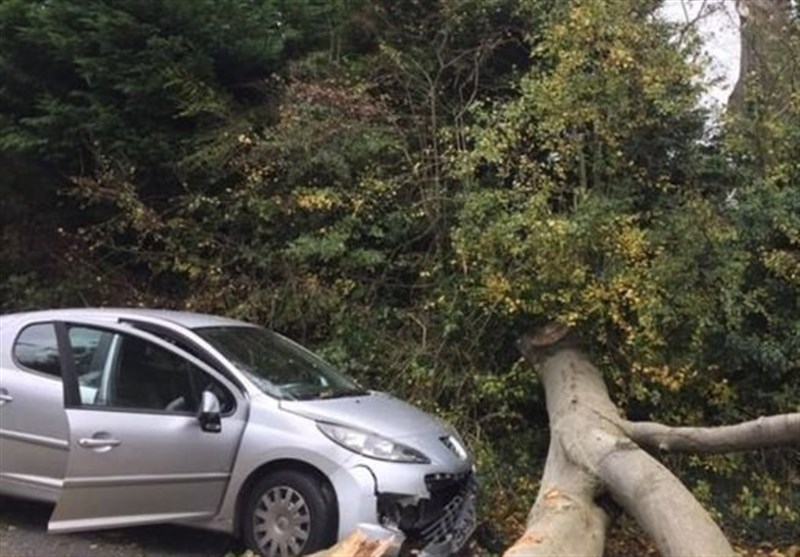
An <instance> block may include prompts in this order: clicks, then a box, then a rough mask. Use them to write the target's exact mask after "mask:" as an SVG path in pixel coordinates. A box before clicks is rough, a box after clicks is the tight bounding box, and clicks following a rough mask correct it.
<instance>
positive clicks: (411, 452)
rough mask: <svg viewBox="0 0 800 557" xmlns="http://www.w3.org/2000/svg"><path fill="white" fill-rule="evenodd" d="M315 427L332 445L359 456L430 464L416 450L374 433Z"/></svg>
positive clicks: (326, 425)
mask: <svg viewBox="0 0 800 557" xmlns="http://www.w3.org/2000/svg"><path fill="white" fill-rule="evenodd" d="M317 427H318V428H319V430H320V431H321V432H322V433H324V434H325V435H326V436H327V437H328V438H329V439H330V440H331V441H333V442H334V443H336V444H338V445H341V446H342V447H344V448H345V449H349V450H351V451H353V452H354V453H358V454H360V455H364V456H368V457H370V458H377V459H378V460H388V461H390V462H410V463H414V464H430V463H431V461H430V460H429V459H428V457H427V456H425V455H424V454H422V453H421V452H419V451H418V450H416V449H412V448H411V447H407V446H406V445H403V444H401V443H395V442H394V441H390V440H389V439H386V438H385V437H381V436H380V435H376V434H374V433H369V432H367V431H361V430H359V429H353V428H351V427H345V426H342V425H336V424H329V423H324V422H317Z"/></svg>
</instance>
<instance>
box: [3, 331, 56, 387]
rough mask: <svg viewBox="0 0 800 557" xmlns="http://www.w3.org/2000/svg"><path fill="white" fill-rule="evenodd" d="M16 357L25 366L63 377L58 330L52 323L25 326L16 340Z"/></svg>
mask: <svg viewBox="0 0 800 557" xmlns="http://www.w3.org/2000/svg"><path fill="white" fill-rule="evenodd" d="M14 358H15V359H16V361H17V363H18V364H19V365H20V366H22V367H23V368H27V369H29V370H33V371H38V372H40V373H44V374H46V375H50V376H53V377H59V378H60V377H61V364H60V362H59V359H58V342H57V340H56V330H55V327H54V326H53V324H52V323H37V324H35V325H29V326H27V327H25V328H24V329H23V330H22V332H21V333H20V334H19V336H17V340H16V341H15V342H14Z"/></svg>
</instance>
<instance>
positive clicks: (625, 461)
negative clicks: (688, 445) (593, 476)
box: [594, 432, 735, 557]
mask: <svg viewBox="0 0 800 557" xmlns="http://www.w3.org/2000/svg"><path fill="white" fill-rule="evenodd" d="M594 435H595V438H596V444H597V445H598V446H600V447H602V446H603V445H606V448H605V450H604V451H601V452H599V453H598V455H597V456H598V458H597V460H596V465H597V468H596V473H597V477H598V478H599V479H600V480H601V481H602V483H603V485H605V486H606V487H607V489H608V491H609V493H610V494H611V497H612V498H613V499H614V501H616V502H617V504H618V505H620V506H621V507H622V508H623V509H625V512H627V513H628V514H629V515H630V516H633V517H634V518H635V519H636V522H637V523H638V524H639V526H641V528H642V530H644V531H645V532H646V533H647V534H648V535H649V536H650V538H651V539H652V540H653V542H654V543H655V544H656V547H658V552H659V554H660V555H661V557H689V556H702V557H733V556H734V555H735V553H734V551H733V548H731V546H730V544H729V543H728V540H727V539H725V535H724V534H723V533H722V530H720V528H719V526H717V524H716V523H715V522H714V520H713V519H712V518H711V517H710V516H709V514H708V513H707V512H706V511H705V509H703V507H702V505H700V503H699V502H698V501H697V499H695V498H694V496H693V495H692V493H691V492H690V491H689V490H688V489H687V488H686V487H685V486H684V485H683V484H682V483H681V481H680V480H679V479H678V478H676V477H675V476H674V475H673V474H672V472H670V471H669V470H667V468H665V467H664V466H663V465H662V464H661V463H660V462H658V461H657V460H655V459H654V458H653V457H651V456H650V455H649V454H647V453H646V452H644V451H643V450H642V449H640V448H639V447H637V446H636V445H635V444H633V443H631V442H630V441H629V440H627V439H624V438H622V439H620V438H618V437H612V436H608V435H605V436H604V435H602V434H600V433H599V432H594ZM601 454H605V456H604V457H599V455H601Z"/></svg>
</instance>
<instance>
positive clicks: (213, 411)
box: [197, 391, 222, 433]
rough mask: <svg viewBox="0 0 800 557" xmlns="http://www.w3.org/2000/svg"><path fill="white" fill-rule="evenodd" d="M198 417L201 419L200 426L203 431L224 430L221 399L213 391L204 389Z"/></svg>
mask: <svg viewBox="0 0 800 557" xmlns="http://www.w3.org/2000/svg"><path fill="white" fill-rule="evenodd" d="M197 419H198V420H199V421H200V427H201V428H202V430H203V431H208V432H209V433H219V432H220V431H222V420H221V418H220V408H219V399H218V398H217V395H215V394H214V393H212V392H211V391H203V398H202V400H201V401H200V414H199V415H198V417H197Z"/></svg>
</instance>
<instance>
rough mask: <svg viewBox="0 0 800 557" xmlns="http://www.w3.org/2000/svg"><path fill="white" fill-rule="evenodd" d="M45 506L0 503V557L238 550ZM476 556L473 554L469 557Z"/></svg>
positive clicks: (746, 554)
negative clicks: (51, 529) (53, 523)
mask: <svg viewBox="0 0 800 557" xmlns="http://www.w3.org/2000/svg"><path fill="white" fill-rule="evenodd" d="M50 511H51V507H50V506H48V505H43V504H40V503H32V502H29V501H21V500H17V499H12V498H10V497H2V498H0V556H2V557H51V556H52V557H225V556H226V555H240V554H242V553H243V551H244V550H243V548H242V546H241V544H239V543H238V542H237V541H236V540H235V539H233V538H231V537H229V536H225V535H222V534H216V533H213V532H206V531H203V530H194V529H192V528H183V527H180V526H145V527H139V528H124V529H118V530H105V531H102V532H90V533H81V534H62V535H48V534H47V520H48V518H49V517H50ZM736 549H737V550H738V551H739V553H740V555H742V556H743V557H800V545H791V546H789V547H781V548H776V547H770V546H769V545H768V544H762V545H761V546H760V547H758V546H757V547H753V546H750V547H746V546H743V545H742V546H737V547H736ZM480 555H481V551H480V550H479V549H478V550H477V551H476V552H475V556H476V557H478V556H480ZM606 555H607V557H630V556H631V555H640V556H642V557H647V556H655V555H656V553H655V548H654V547H653V546H652V544H650V543H648V542H646V541H643V540H642V537H641V533H639V532H637V531H636V530H635V527H634V526H632V525H631V524H629V523H627V522H624V521H623V523H622V525H621V527H618V528H615V529H614V531H613V532H612V535H611V538H610V539H609V543H608V547H607V551H606Z"/></svg>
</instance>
